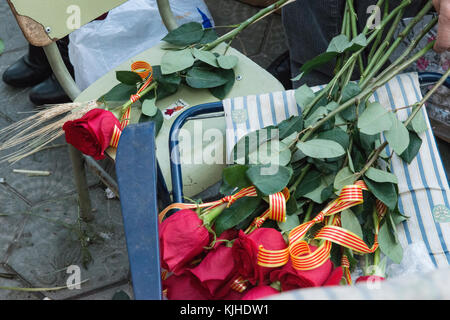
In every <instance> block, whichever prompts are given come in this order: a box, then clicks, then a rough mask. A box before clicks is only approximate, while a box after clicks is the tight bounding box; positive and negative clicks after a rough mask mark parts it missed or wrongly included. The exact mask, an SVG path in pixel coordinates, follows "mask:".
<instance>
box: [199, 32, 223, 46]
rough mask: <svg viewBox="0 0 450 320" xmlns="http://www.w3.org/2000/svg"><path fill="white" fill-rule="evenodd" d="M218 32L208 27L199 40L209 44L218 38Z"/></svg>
mask: <svg viewBox="0 0 450 320" xmlns="http://www.w3.org/2000/svg"><path fill="white" fill-rule="evenodd" d="M217 38H219V37H218V36H217V32H216V31H215V30H214V29H206V30H205V32H204V33H203V37H202V39H201V40H200V41H199V42H198V43H199V44H207V43H210V42H213V41H214V40H217Z"/></svg>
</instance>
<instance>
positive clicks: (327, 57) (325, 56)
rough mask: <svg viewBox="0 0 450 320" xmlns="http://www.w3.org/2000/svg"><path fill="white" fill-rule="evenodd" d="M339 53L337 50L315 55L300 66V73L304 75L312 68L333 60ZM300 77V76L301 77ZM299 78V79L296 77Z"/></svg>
mask: <svg viewBox="0 0 450 320" xmlns="http://www.w3.org/2000/svg"><path fill="white" fill-rule="evenodd" d="M337 55H338V53H336V52H324V53H321V54H319V55H318V56H316V57H314V58H313V59H311V60H309V61H307V62H306V63H304V64H303V65H302V66H301V68H300V75H301V76H303V75H305V74H307V73H309V72H310V71H311V70H313V69H316V68H317V67H319V66H321V65H324V64H326V63H328V62H330V61H331V60H333V59H334V58H335V57H336V56H337ZM299 78H300V77H299ZM296 80H299V79H296Z"/></svg>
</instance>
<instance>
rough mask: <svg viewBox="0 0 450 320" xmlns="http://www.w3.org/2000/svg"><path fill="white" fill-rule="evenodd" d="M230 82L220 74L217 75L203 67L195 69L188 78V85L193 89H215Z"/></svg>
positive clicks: (189, 73) (188, 74)
mask: <svg viewBox="0 0 450 320" xmlns="http://www.w3.org/2000/svg"><path fill="white" fill-rule="evenodd" d="M227 81H228V79H227V78H225V77H223V76H222V75H221V74H220V73H216V72H213V71H210V70H208V69H205V68H201V67H193V68H192V69H190V70H189V71H188V73H187V76H186V83H187V84H188V85H189V86H190V87H191V88H197V89H202V88H214V87H218V86H221V85H223V84H225V83H226V82H227Z"/></svg>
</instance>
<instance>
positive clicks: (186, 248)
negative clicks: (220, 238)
mask: <svg viewBox="0 0 450 320" xmlns="http://www.w3.org/2000/svg"><path fill="white" fill-rule="evenodd" d="M209 238H210V236H209V232H208V230H207V229H206V228H205V227H204V226H203V221H202V220H201V219H200V218H199V217H198V216H197V213H195V212H194V211H192V210H180V211H177V212H175V213H174V214H173V215H171V216H170V217H168V218H167V219H165V220H164V221H163V222H162V223H161V224H160V225H159V249H160V254H161V266H162V267H163V268H164V269H166V270H169V271H172V272H173V273H175V274H177V275H178V274H181V273H182V271H183V270H184V269H185V267H186V266H187V265H188V264H189V263H190V262H191V261H192V260H193V259H194V258H195V257H197V256H198V255H199V254H201V253H202V252H203V250H204V247H207V246H208V245H209V241H210V240H209Z"/></svg>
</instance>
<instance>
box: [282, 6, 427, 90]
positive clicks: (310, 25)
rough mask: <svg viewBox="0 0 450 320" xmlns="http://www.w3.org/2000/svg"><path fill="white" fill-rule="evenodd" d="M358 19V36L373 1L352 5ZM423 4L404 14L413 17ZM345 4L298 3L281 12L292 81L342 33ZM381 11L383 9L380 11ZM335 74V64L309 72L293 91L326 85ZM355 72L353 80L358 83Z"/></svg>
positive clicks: (296, 84) (408, 8) (407, 10)
mask: <svg viewBox="0 0 450 320" xmlns="http://www.w3.org/2000/svg"><path fill="white" fill-rule="evenodd" d="M400 2H401V0H391V1H389V5H390V10H392V8H395V7H396V6H398V4H399V3H400ZM354 3H355V11H356V13H357V15H358V20H357V21H358V29H359V32H360V31H361V30H362V29H363V28H364V26H365V24H366V21H367V18H368V17H369V14H370V13H371V11H369V12H368V8H369V6H371V5H374V4H376V3H377V1H376V0H358V1H354ZM423 4H424V1H422V0H418V1H414V2H413V3H412V4H411V5H409V6H408V7H407V9H406V10H405V17H408V16H410V17H411V16H414V15H415V14H416V13H417V12H418V11H419V10H420V8H421V7H422V6H423ZM344 9H345V0H317V1H308V0H297V1H295V2H293V3H291V4H289V5H287V6H286V7H284V8H283V25H284V29H285V33H286V37H287V39H288V46H289V50H290V56H291V72H292V77H295V76H296V75H298V74H299V69H300V67H301V66H302V65H303V64H304V63H305V62H307V61H308V60H310V59H312V58H314V57H315V56H317V55H319V54H321V53H323V52H325V51H326V49H327V47H328V44H329V42H330V41H331V39H332V38H333V37H335V36H337V35H338V34H339V33H340V32H341V26H342V19H343V14H344ZM381 11H383V10H382V8H381ZM333 70H334V62H332V63H327V64H325V65H323V66H321V67H319V68H317V70H313V71H311V72H310V73H309V74H307V75H305V76H304V77H302V79H300V81H296V82H294V84H293V86H294V88H297V87H299V86H300V85H302V84H304V83H307V84H308V85H309V86H314V85H319V84H324V83H328V82H329V81H330V80H331V78H332V76H333ZM358 76H359V74H358V70H356V71H355V74H354V76H353V78H354V79H357V78H358Z"/></svg>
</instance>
